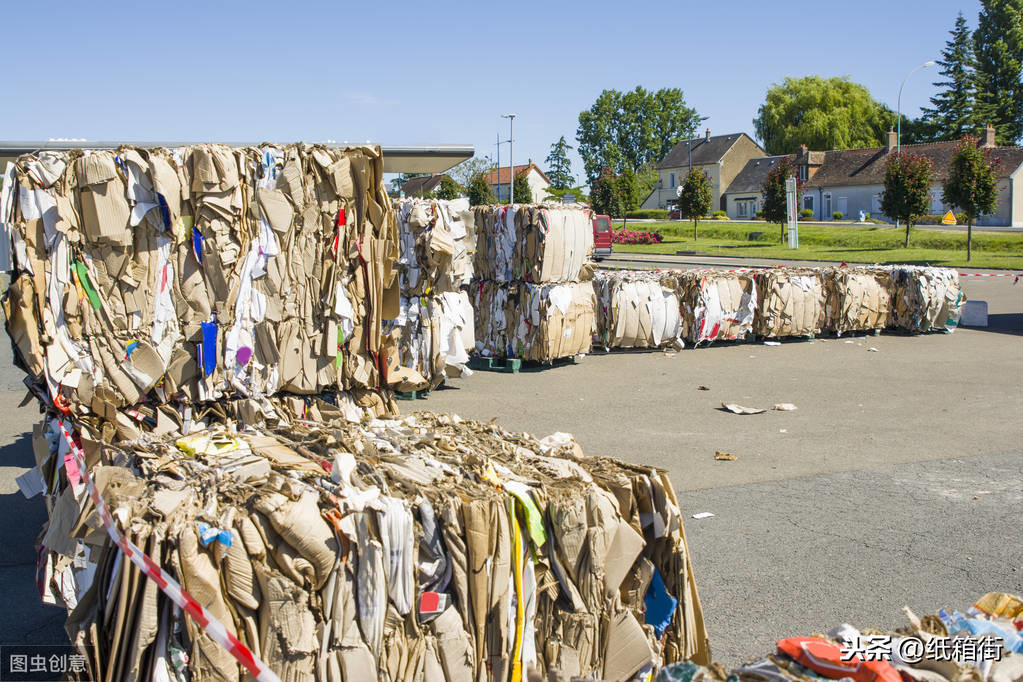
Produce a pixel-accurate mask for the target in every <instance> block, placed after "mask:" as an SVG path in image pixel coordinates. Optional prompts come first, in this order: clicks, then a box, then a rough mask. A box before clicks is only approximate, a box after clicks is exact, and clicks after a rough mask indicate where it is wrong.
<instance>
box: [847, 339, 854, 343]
mask: <svg viewBox="0 0 1023 682" xmlns="http://www.w3.org/2000/svg"><path fill="white" fill-rule="evenodd" d="M846 343H856V342H855V341H853V340H852V339H849V340H848V341H846Z"/></svg>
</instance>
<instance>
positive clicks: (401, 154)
mask: <svg viewBox="0 0 1023 682" xmlns="http://www.w3.org/2000/svg"><path fill="white" fill-rule="evenodd" d="M189 144H203V143H201V142H137V141H127V140H125V141H119V142H113V141H96V142H93V141H91V140H27V141H21V140H18V141H0V158H2V157H12V158H13V157H16V156H18V155H20V154H28V153H30V152H36V151H43V150H53V151H58V150H67V149H116V148H118V147H120V146H121V145H130V146H132V147H168V148H174V147H181V146H183V145H189ZM224 144H226V145H228V146H230V147H253V146H258V145H260V144H264V142H225V143H224ZM370 144H372V143H370ZM324 145H325V146H327V147H337V148H342V149H343V148H345V147H357V146H360V145H359V144H358V143H356V142H350V143H349V142H342V143H335V142H331V143H324ZM380 147H381V150H382V151H383V154H384V172H385V173H443V172H444V171H446V170H448V169H449V168H451V167H452V166H455V165H457V164H459V163H461V162H462V161H465V160H466V159H471V158H472V155H473V154H474V153H475V151H476V150H475V148H474V147H473V146H472V145H471V144H436V145H418V146H416V145H412V146H408V145H406V146H398V145H386V144H385V145H381V146H380Z"/></svg>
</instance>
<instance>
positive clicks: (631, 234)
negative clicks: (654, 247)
mask: <svg viewBox="0 0 1023 682" xmlns="http://www.w3.org/2000/svg"><path fill="white" fill-rule="evenodd" d="M662 241H664V237H663V236H662V235H661V233H660V232H635V231H633V230H614V231H613V232H612V233H611V242H612V243H613V244H660V243H661V242H662Z"/></svg>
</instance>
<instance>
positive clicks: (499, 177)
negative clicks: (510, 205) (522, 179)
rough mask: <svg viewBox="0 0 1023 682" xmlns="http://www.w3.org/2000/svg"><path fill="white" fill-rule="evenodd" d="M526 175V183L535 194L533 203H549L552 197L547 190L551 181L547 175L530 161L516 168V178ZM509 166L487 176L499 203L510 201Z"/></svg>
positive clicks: (495, 170)
mask: <svg viewBox="0 0 1023 682" xmlns="http://www.w3.org/2000/svg"><path fill="white" fill-rule="evenodd" d="M523 174H525V176H526V182H527V183H528V184H529V191H530V192H531V193H532V194H533V198H532V202H533V203H541V202H544V201H547V200H548V199H549V198H550V195H549V194H548V193H547V188H548V187H550V186H551V181H550V179H549V178H548V177H547V175H546V174H545V173H544V172H543V171H542V170H540V167H539V166H537V165H536V164H535V163H533V160H532V159H530V160H529V163H527V164H525V165H522V166H515V177H519V176H520V175H523ZM508 178H509V175H508V166H502V167H501V168H495V169H493V170H492V171H490V173H489V175H487V183H488V184H489V185H490V188H491V189H492V190H494V196H496V197H497V201H498V202H502V201H508Z"/></svg>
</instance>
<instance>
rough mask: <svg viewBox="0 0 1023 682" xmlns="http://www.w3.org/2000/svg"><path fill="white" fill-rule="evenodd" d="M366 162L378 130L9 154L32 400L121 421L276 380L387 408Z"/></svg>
mask: <svg viewBox="0 0 1023 682" xmlns="http://www.w3.org/2000/svg"><path fill="white" fill-rule="evenodd" d="M382 173H383V163H382V160H381V157H380V150H379V149H378V148H370V147H358V148H350V149H332V148H327V147H323V146H309V145H304V144H297V145H286V146H278V145H265V146H261V147H249V148H230V147H227V146H225V145H217V144H203V145H194V146H190V147H182V148H178V149H174V150H170V149H162V148H156V149H141V148H132V147H121V148H119V149H118V150H116V151H110V150H86V151H81V150H79V151H73V152H40V153H39V154H35V155H26V156H23V157H21V158H19V159H18V161H17V163H15V164H10V165H9V167H8V170H7V173H6V175H5V177H4V184H3V202H2V208H3V213H2V215H0V220H2V223H3V224H2V232H3V235H4V236H6V237H9V239H10V244H11V250H12V252H13V266H14V274H13V281H12V283H11V287H10V291H9V293H8V294H7V296H6V298H5V300H4V307H5V312H6V316H7V326H8V330H9V332H10V334H11V337H12V338H13V340H14V342H15V348H16V361H17V362H18V363H19V364H20V365H21V366H22V367H23V368H25V369H26V371H27V372H28V373H29V375H30V377H31V379H32V380H33V381H34V382H36V383H37V384H38V385H39V386H40V388H41V390H43V391H44V392H45V393H46V400H47V402H48V403H49V404H56V405H58V406H61V407H63V408H65V409H68V410H69V411H70V412H72V413H75V414H84V413H87V412H92V413H94V414H98V415H101V416H102V417H103V419H104V420H105V421H106V423H107V424H108V425H109V427H110V428H112V429H115V430H116V431H117V433H118V435H119V436H120V437H123V438H130V437H132V436H133V435H135V434H136V433H137V432H138V430H139V424H140V422H142V421H144V420H150V421H152V422H154V423H160V424H162V425H164V428H166V429H169V428H171V427H172V425H174V426H178V427H179V426H180V425H181V423H182V420H183V419H184V409H185V406H187V405H191V404H194V403H197V402H207V401H218V400H228V399H234V398H237V399H241V400H244V401H248V403H249V406H248V408H247V409H248V410H249V411H250V412H251V411H255V410H258V409H259V406H260V401H261V400H262V399H263V398H265V396H268V395H272V394H274V393H276V392H278V391H286V392H289V393H295V394H315V393H321V392H324V391H329V390H342V391H348V392H351V393H352V394H354V395H356V396H357V397H358V399H359V400H360V401H361V402H363V403H364V404H365V406H366V407H368V408H370V409H371V410H372V411H373V412H374V413H376V414H380V413H383V412H386V411H387V410H388V408H389V405H388V399H387V397H386V393H378V392H377V391H376V389H379V388H387V387H388V385H389V381H390V379H391V377H389V372H388V370H389V368H394V367H395V362H396V348H395V347H394V346H393V344H391V345H388V344H387V343H386V342H385V339H384V338H383V336H382V335H381V331H380V320H381V317H382V316H383V315H384V314H385V309H386V308H387V307H389V306H393V307H396V303H397V300H398V296H397V294H398V282H397V279H396V278H395V277H394V273H393V270H392V265H393V255H394V254H395V253H396V252H397V229H396V223H395V219H394V214H393V213H392V212H391V210H390V203H389V200H388V198H387V195H386V194H385V193H384V190H383V184H382ZM389 363H390V364H389Z"/></svg>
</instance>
